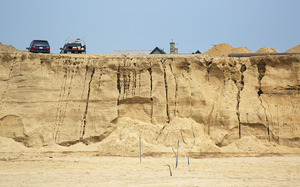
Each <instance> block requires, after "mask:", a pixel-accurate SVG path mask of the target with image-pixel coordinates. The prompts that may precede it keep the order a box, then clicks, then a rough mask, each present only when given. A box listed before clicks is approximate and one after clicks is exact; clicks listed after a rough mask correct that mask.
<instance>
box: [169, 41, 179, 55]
mask: <svg viewBox="0 0 300 187" xmlns="http://www.w3.org/2000/svg"><path fill="white" fill-rule="evenodd" d="M170 54H178V48H176V47H175V42H170Z"/></svg>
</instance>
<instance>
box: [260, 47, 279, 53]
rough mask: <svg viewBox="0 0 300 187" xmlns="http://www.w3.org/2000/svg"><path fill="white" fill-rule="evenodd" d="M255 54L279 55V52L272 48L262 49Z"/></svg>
mask: <svg viewBox="0 0 300 187" xmlns="http://www.w3.org/2000/svg"><path fill="white" fill-rule="evenodd" d="M255 53H279V52H278V51H277V50H276V49H274V48H268V47H262V48H260V49H259V50H257V51H256V52H255Z"/></svg>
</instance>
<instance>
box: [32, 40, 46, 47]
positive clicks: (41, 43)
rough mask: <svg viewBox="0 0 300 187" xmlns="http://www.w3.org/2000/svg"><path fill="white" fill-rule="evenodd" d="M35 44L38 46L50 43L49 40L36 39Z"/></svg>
mask: <svg viewBox="0 0 300 187" xmlns="http://www.w3.org/2000/svg"><path fill="white" fill-rule="evenodd" d="M33 44H34V45H37V46H45V45H46V46H48V45H49V44H48V42H46V41H34V43H33Z"/></svg>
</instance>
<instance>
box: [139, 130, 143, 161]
mask: <svg viewBox="0 0 300 187" xmlns="http://www.w3.org/2000/svg"><path fill="white" fill-rule="evenodd" d="M139 142H140V163H142V143H141V136H140V141H139Z"/></svg>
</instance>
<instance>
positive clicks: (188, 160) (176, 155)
mask: <svg viewBox="0 0 300 187" xmlns="http://www.w3.org/2000/svg"><path fill="white" fill-rule="evenodd" d="M179 143H180V145H181V149H182V151H183V153H184V157H185V160H186V162H187V165H188V168H189V171H191V168H190V159H189V158H187V156H186V155H185V152H184V149H183V146H182V143H181V141H180V140H178V142H177V154H176V153H175V151H174V149H173V148H172V150H173V152H174V154H175V157H176V167H175V168H177V165H178V149H179Z"/></svg>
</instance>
